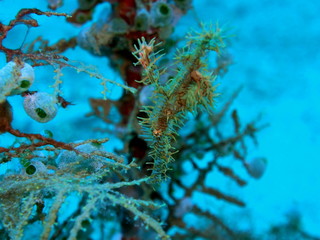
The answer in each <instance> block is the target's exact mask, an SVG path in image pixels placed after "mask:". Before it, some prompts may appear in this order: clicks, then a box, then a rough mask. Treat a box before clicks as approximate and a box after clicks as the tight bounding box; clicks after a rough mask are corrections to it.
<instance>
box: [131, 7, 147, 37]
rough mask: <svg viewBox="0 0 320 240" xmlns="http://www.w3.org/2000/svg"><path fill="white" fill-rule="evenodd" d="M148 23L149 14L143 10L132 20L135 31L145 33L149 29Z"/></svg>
mask: <svg viewBox="0 0 320 240" xmlns="http://www.w3.org/2000/svg"><path fill="white" fill-rule="evenodd" d="M149 22H150V14H149V12H148V11H147V10H146V9H145V8H142V9H139V10H138V11H137V15H136V17H135V19H134V26H135V29H136V30H138V31H146V30H147V29H148V28H149Z"/></svg>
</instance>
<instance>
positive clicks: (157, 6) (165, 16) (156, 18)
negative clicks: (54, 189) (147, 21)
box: [151, 2, 173, 27]
mask: <svg viewBox="0 0 320 240" xmlns="http://www.w3.org/2000/svg"><path fill="white" fill-rule="evenodd" d="M151 18H152V25H153V26H154V27H165V26H167V25H169V24H170V23H171V22H172V20H173V10H172V7H171V6H170V5H169V4H167V3H164V2H155V3H154V4H153V5H152V7H151Z"/></svg>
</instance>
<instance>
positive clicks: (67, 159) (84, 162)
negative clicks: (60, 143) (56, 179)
mask: <svg viewBox="0 0 320 240" xmlns="http://www.w3.org/2000/svg"><path fill="white" fill-rule="evenodd" d="M75 149H76V150H78V151H80V152H82V153H86V154H90V153H92V152H94V151H102V150H103V146H102V145H100V144H97V143H86V144H83V145H80V146H78V147H76V148H75ZM100 160H102V157H95V158H90V159H87V158H85V157H83V156H81V155H79V154H77V153H75V152H74V151H67V150H64V151H62V152H61V153H60V154H59V156H58V157H57V159H56V163H57V165H58V168H59V169H68V170H69V171H72V172H79V171H97V170H99V169H100V168H101V167H102V163H101V162H100Z"/></svg>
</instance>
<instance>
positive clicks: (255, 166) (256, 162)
mask: <svg viewBox="0 0 320 240" xmlns="http://www.w3.org/2000/svg"><path fill="white" fill-rule="evenodd" d="M245 167H246V168H247V170H248V173H249V174H250V176H251V177H253V178H257V179H258V178H261V177H262V175H263V174H264V172H265V171H266V168H267V159H266V158H262V157H260V158H253V159H252V160H251V161H249V162H246V163H245Z"/></svg>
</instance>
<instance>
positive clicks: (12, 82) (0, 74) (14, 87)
mask: <svg viewBox="0 0 320 240" xmlns="http://www.w3.org/2000/svg"><path fill="white" fill-rule="evenodd" d="M33 82H34V70H33V67H32V66H31V65H29V64H28V63H22V64H21V65H20V64H18V65H17V64H16V63H15V62H14V61H11V62H8V63H7V64H6V65H5V66H4V67H3V68H2V69H0V89H1V91H0V102H2V101H4V99H5V97H6V96H12V95H17V94H21V93H23V92H25V91H27V90H28V89H29V88H30V86H31V85H32V84H33Z"/></svg>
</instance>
